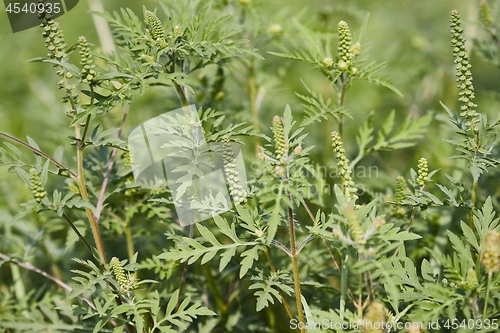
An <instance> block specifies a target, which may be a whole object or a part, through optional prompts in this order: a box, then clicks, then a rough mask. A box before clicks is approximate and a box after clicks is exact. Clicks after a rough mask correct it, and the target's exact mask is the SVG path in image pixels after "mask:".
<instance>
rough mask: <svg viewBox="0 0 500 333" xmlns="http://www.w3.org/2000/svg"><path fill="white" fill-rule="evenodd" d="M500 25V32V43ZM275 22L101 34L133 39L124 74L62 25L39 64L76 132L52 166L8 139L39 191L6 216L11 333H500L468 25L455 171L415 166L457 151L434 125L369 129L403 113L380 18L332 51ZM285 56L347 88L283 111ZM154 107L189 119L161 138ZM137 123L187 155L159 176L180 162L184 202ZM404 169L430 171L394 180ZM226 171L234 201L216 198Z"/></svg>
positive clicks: (236, 8) (175, 7) (208, 18)
mask: <svg viewBox="0 0 500 333" xmlns="http://www.w3.org/2000/svg"><path fill="white" fill-rule="evenodd" d="M488 5H489V3H486V2H485V1H482V2H481V7H480V9H481V13H482V16H481V17H482V18H481V20H482V24H483V25H484V26H485V27H487V28H488V29H490V30H489V31H490V33H492V31H493V30H491V29H493V26H494V24H495V23H494V22H495V20H494V19H493V17H494V16H493V14H492V13H491V12H490V9H489V7H488ZM266 6H268V5H267V4H265V5H264V4H262V3H259V2H257V1H208V0H207V1H181V2H175V3H174V2H169V3H168V4H164V3H160V4H159V7H158V8H156V9H154V8H143V11H142V13H136V12H134V11H132V10H130V9H122V10H121V11H119V12H113V13H94V14H96V15H100V16H102V17H104V18H105V19H106V20H107V21H108V22H109V24H110V26H111V28H112V34H113V37H114V42H115V43H116V46H117V48H118V52H116V53H111V54H105V53H102V52H100V51H98V48H97V47H95V46H94V45H93V44H92V41H90V38H88V37H85V36H81V37H79V38H77V39H76V40H73V41H70V40H67V39H66V38H65V37H64V34H63V30H64V27H62V26H60V25H59V24H58V23H57V22H55V21H54V20H53V19H52V18H50V17H43V20H42V24H41V30H42V32H41V35H42V37H43V38H44V39H45V47H46V52H47V56H46V57H42V58H36V59H33V61H36V62H41V63H42V64H48V65H50V66H52V68H53V69H54V71H55V73H56V76H57V77H58V79H59V83H58V84H57V87H54V88H55V89H54V91H55V93H54V95H55V96H57V98H62V100H61V101H62V104H61V105H62V106H60V109H61V115H60V116H61V117H66V118H67V120H68V122H67V128H65V130H71V131H72V133H71V134H69V135H68V136H69V140H68V141H67V142H66V143H65V144H64V145H63V146H61V147H60V148H58V149H57V150H56V151H55V152H54V153H53V154H49V153H47V152H46V150H45V149H46V148H45V146H46V143H43V144H40V146H39V145H38V144H37V142H35V140H34V139H32V138H31V137H27V139H26V141H24V140H21V139H19V138H16V137H14V136H12V135H10V134H7V133H4V132H0V136H1V137H2V138H3V139H5V140H4V142H3V143H4V147H5V148H4V147H2V148H0V164H1V165H5V166H8V167H9V171H11V172H13V173H16V174H17V175H18V176H19V177H20V178H21V180H22V181H23V182H24V183H25V184H26V188H25V192H26V200H25V202H24V203H23V204H22V205H21V208H20V211H19V212H18V213H17V215H16V216H15V218H14V220H13V221H15V222H16V223H10V222H9V221H4V220H3V213H2V211H0V217H1V218H0V233H1V235H2V238H0V266H1V267H0V269H1V271H2V275H1V277H0V329H2V330H3V331H4V332H9V333H10V332H21V331H22V332H48V331H51V332H52V331H57V332H66V331H75V332H85V331H93V332H128V333H134V332H137V333H139V332H141V333H142V332H148V333H153V332H176V331H188V332H228V331H231V332H290V331H297V332H317V331H320V330H327V331H333V332H346V331H352V332H380V333H382V332H434V331H439V332H448V331H457V332H473V331H481V332H496V331H498V325H499V323H498V322H497V321H498V319H499V317H500V305H499V301H500V297H499V295H500V289H499V282H500V275H499V272H500V247H499V242H500V240H499V224H500V219H499V218H498V217H497V212H498V194H497V192H494V191H493V192H492V191H491V190H490V188H489V187H488V186H486V185H487V184H485V183H486V182H487V181H486V180H485V178H486V177H487V176H488V174H487V173H489V174H492V175H493V176H492V177H498V171H497V169H498V164H499V161H498V151H497V149H498V148H497V145H496V137H497V135H498V125H499V124H500V121H498V120H495V121H489V120H488V118H487V116H486V114H487V113H488V110H484V109H483V107H482V106H481V104H480V103H479V100H480V99H479V98H476V94H478V91H479V90H480V89H478V88H477V87H475V86H474V82H476V81H473V71H472V64H471V59H473V58H472V57H469V55H468V50H467V48H466V45H467V44H466V37H465V36H466V35H465V34H464V28H463V27H462V23H461V19H460V15H459V13H458V11H453V12H452V13H451V18H450V27H451V38H450V39H451V46H452V47H451V50H450V53H449V63H448V64H447V65H448V66H449V67H450V70H451V69H453V67H455V79H456V83H457V89H458V91H457V96H456V97H455V96H453V99H454V100H455V103H456V104H457V105H458V106H455V108H457V111H456V112H453V111H452V110H453V108H454V107H444V109H445V113H446V115H448V118H447V120H446V121H447V126H449V127H453V129H454V133H452V134H450V137H446V138H445V140H446V142H447V143H449V144H451V146H452V148H454V149H456V150H457V151H458V154H457V155H455V156H451V158H452V159H454V164H453V168H452V169H451V168H450V167H449V165H448V164H447V162H443V161H441V159H436V157H435V156H434V155H433V154H432V152H430V151H429V150H423V151H425V153H422V151H418V155H416V158H408V155H406V154H407V153H408V152H409V151H410V150H403V149H408V148H412V149H416V148H417V147H419V144H420V143H421V140H423V139H424V138H425V137H426V136H432V138H433V140H438V139H436V138H435V137H434V136H433V133H434V131H432V130H428V127H429V126H432V125H431V121H432V120H433V119H435V118H434V115H432V114H428V115H422V116H420V117H415V116H413V115H404V116H403V117H400V113H402V112H403V111H402V110H397V111H396V110H393V111H386V110H373V111H370V110H364V109H352V107H351V104H350V102H349V100H350V99H351V97H350V96H351V95H350V94H353V95H352V100H354V99H355V98H359V95H356V94H359V92H357V93H356V90H355V89H354V88H353V89H351V88H352V87H354V86H355V85H356V84H357V82H359V81H363V80H364V81H368V82H369V83H375V84H378V85H382V86H384V87H387V88H389V89H390V90H392V91H393V92H395V93H396V94H397V95H401V93H400V91H399V90H398V89H397V88H396V87H395V85H393V84H392V83H390V82H389V81H388V80H386V79H385V78H384V77H383V76H382V75H380V71H381V70H382V69H383V68H384V67H385V64H377V63H375V62H368V61H367V56H366V53H367V51H368V49H369V47H368V44H369V43H368V42H367V41H366V40H365V37H364V31H365V30H366V29H367V28H368V26H369V24H371V23H368V20H367V19H365V20H364V21H363V22H362V23H361V29H360V32H359V33H355V32H353V31H355V30H354V29H352V30H351V27H354V26H356V25H357V24H358V23H359V22H358V21H357V20H355V19H353V17H351V16H350V15H346V18H344V19H341V20H336V19H335V23H334V24H333V26H331V25H332V24H330V26H331V27H330V31H325V30H322V29H319V28H318V27H317V26H315V25H314V24H312V25H310V26H309V24H308V23H303V24H301V23H298V22H299V20H294V19H288V17H287V15H288V14H287V12H286V11H281V12H279V14H277V15H272V13H271V14H269V13H268V12H266V10H265V9H266V8H267V7H266ZM269 6H271V5H270V4H269ZM322 15H326V16H327V18H328V20H326V21H328V22H333V16H332V17H330V16H328V15H329V14H325V13H323V14H322ZM323 18H324V17H323ZM444 20H445V18H443V21H444ZM348 22H349V24H348ZM323 28H324V27H323ZM292 32H293V33H295V35H294V34H293V33H292ZM67 35H69V34H67ZM69 45H72V46H69ZM267 47H269V48H274V47H276V48H279V49H281V50H282V52H281V53H279V52H276V49H273V51H270V52H267V49H266V48H267ZM276 56H279V57H280V60H283V59H284V58H285V59H289V60H291V61H292V62H291V63H292V64H297V61H301V62H305V63H307V64H309V65H312V67H313V68H314V70H316V71H317V72H318V74H319V77H321V75H322V76H323V78H324V82H323V83H324V85H325V87H326V89H324V91H316V90H313V89H312V88H310V86H312V85H311V84H310V82H308V83H307V85H306V84H305V82H306V81H308V80H307V79H304V80H303V82H304V86H305V90H306V91H307V93H304V92H298V93H296V96H297V100H294V99H293V98H291V100H290V101H284V100H283V99H282V98H275V100H274V101H273V102H272V103H271V102H270V101H269V99H266V98H267V96H268V95H267V94H270V93H273V94H274V92H273V91H272V89H271V90H269V89H270V88H273V87H277V86H279V85H280V84H281V83H280V82H281V81H284V75H283V73H281V74H280V73H277V74H275V73H273V72H272V71H271V70H266V71H265V70H264V68H266V66H267V62H268V61H272V60H268V59H276V58H277V57H276ZM30 66H33V64H30ZM291 68H292V67H289V68H288V69H291ZM277 72H279V70H278V71H277ZM235 82H236V83H240V84H235ZM242 83H244V84H242ZM57 88H58V89H57ZM365 89H366V90H363V92H362V93H363V94H365V93H367V92H368V89H372V86H370V85H366V87H365ZM146 97H147V98H149V99H150V100H155V101H158V104H159V105H161V107H162V108H163V109H165V108H167V107H168V108H171V109H175V110H177V111H178V112H177V113H175V114H174V115H173V116H172V114H168V115H163V116H162V117H155V118H154V120H153V121H151V122H150V121H149V120H150V119H148V117H149V115H147V112H146V111H144V110H146V109H147V106H148V103H149V102H148V99H147V98H146ZM403 98H404V97H403ZM447 100H449V99H447ZM266 103H268V104H266ZM476 103H477V104H476ZM192 104H195V105H196V107H193V106H192ZM275 104H279V108H277V107H276V105H275ZM301 105H302V108H303V110H301ZM442 105H443V106H444V103H443V104H442ZM163 109H162V110H163ZM283 109H284V111H282V110H283ZM351 109H352V110H351ZM130 114H132V115H133V116H134V119H139V120H140V122H141V125H140V126H139V127H138V128H139V129H142V130H143V131H145V129H147V130H148V131H151V132H150V133H151V136H144V137H145V138H147V139H148V140H149V139H155V138H158V137H160V135H163V134H168V135H174V134H175V135H177V136H176V137H175V139H165V142H161V143H160V144H159V145H160V148H159V149H160V150H161V149H169V154H168V156H166V157H165V158H163V159H159V161H158V164H157V166H158V169H161V173H162V174H166V173H167V170H170V169H168V167H170V165H168V163H169V161H173V162H171V163H172V164H175V168H174V170H173V171H171V172H172V173H175V174H176V175H179V176H178V177H177V178H176V179H172V178H168V177H167V178H168V179H167V180H168V184H166V182H167V181H166V182H162V181H160V180H158V179H156V178H155V179H147V180H145V181H143V180H141V181H139V180H137V181H136V179H135V178H134V177H135V176H137V175H136V173H137V163H138V162H141V159H142V158H143V156H141V154H140V153H141V152H140V151H136V152H135V153H133V150H132V149H131V147H132V146H130V147H129V146H128V145H127V143H126V142H125V141H124V137H125V134H126V133H127V131H128V130H129V126H131V125H130V124H129V123H127V119H128V116H129V115H130ZM117 115H118V116H117ZM155 115H156V114H155ZM267 115H269V117H267ZM156 116H157V115H156ZM400 118H403V121H402V122H400V121H401V120H400ZM437 118H439V117H436V119H437ZM440 119H441V120H442V119H443V117H441V118H440ZM115 123H116V124H115ZM112 124H115V125H112ZM347 124H350V125H355V127H356V131H357V134H356V133H354V134H353V132H352V131H348V130H347V128H348V127H347V126H346V125H347ZM115 126H118V127H116V128H114V127H115ZM315 132H318V133H315ZM442 133H448V132H447V131H442ZM314 134H319V136H321V139H323V138H326V139H327V140H325V141H323V140H316V141H314V139H315V137H314ZM179 137H180V138H181V139H179ZM170 138H171V137H170ZM158 140H159V139H158ZM162 140H163V139H162ZM129 143H130V142H129ZM18 146H19V147H20V148H22V149H19V148H18ZM148 147H149V148H150V146H148ZM68 148H70V149H71V150H72V151H73V155H74V156H72V157H71V158H68V157H67V156H65V155H64V154H63V152H65V153H66V152H69V151H70V149H68ZM236 148H238V149H236ZM255 148H257V153H256V152H255ZM29 151H31V152H32V153H33V156H31V155H29V154H27V152H29ZM412 152H413V151H412ZM238 154H241V156H242V159H241V161H240V160H238V161H237V160H236V156H237V155H238ZM384 154H397V156H401V159H405V160H408V163H409V164H408V166H407V167H404V168H402V169H401V168H399V166H396V165H389V163H386V162H385V161H384V160H383V157H384V156H389V155H384ZM399 154H401V155H399ZM318 155H321V156H318ZM169 159H170V160H169ZM72 161H74V164H75V165H74V166H73V165H72V164H71V163H72ZM214 161H216V162H214ZM240 162H242V163H244V164H245V165H246V174H245V173H244V172H242V169H241V168H240V165H239V163H240ZM370 163H377V165H379V166H380V167H381V168H382V167H383V168H384V169H385V170H384V171H383V175H382V176H380V177H378V178H377V179H376V181H375V182H373V181H372V182H370V181H369V180H368V179H366V178H364V177H362V176H359V173H357V172H356V167H357V166H359V165H361V164H370ZM325 164H326V165H325ZM209 165H214V167H213V169H211V172H219V173H220V174H221V175H222V176H223V179H224V181H225V183H226V185H227V188H226V192H224V193H225V194H220V195H216V194H215V193H213V192H215V190H213V192H210V191H209V192H210V193H208V194H207V195H206V196H202V192H203V191H202V185H204V184H203V179H202V176H204V174H203V172H204V170H205V169H207V168H208V166H209ZM322 168H328V170H334V176H330V174H328V175H325V174H322V170H323V169H322ZM407 169H408V170H407ZM332 172H333V171H332ZM381 173H382V172H381ZM187 180H189V181H187ZM372 180H373V179H372ZM318 184H319V185H320V186H318V187H317V188H316V189H317V190H318V191H317V192H313V190H314V186H313V185H318ZM173 189H175V190H173ZM495 191H496V190H495ZM179 203H182V204H183V205H185V206H184V207H187V208H186V211H187V215H189V217H190V218H192V221H195V220H197V219H198V218H199V217H200V216H202V215H203V216H206V217H207V218H206V220H203V221H201V222H198V223H195V224H191V225H189V226H184V224H183V223H182V222H183V218H184V216H181V215H182V214H181V213H179V210H177V208H178V204H179ZM228 203H230V204H228ZM18 222H19V223H18ZM68 227H69V228H68ZM25 234H29V236H30V237H25ZM4 235H5V238H3V237H4ZM11 239H12V240H11ZM33 248H36V249H37V251H36V253H34V252H33V250H32V249H33ZM38 253H42V255H43V258H44V260H43V261H42V260H40V258H42V255H40V254H38ZM71 258H73V260H70V259H71ZM108 258H110V259H108ZM4 272H5V274H3V273H4ZM31 274H37V276H38V275H40V276H41V277H43V278H46V279H48V280H47V281H50V283H52V282H53V283H54V284H55V285H57V286H58V288H56V287H55V286H54V287H51V286H50V284H45V285H44V286H43V288H42V287H41V286H42V284H41V283H38V282H37V281H34V280H33V279H31V277H32V276H34V275H31ZM37 288H38V291H37ZM434 322H438V324H439V328H435V327H434V326H433V327H430V326H428V325H429V323H434ZM405 323H411V325H410V326H408V325H404V324H405ZM419 323H423V324H424V326H421V325H419ZM346 327H347V328H346Z"/></svg>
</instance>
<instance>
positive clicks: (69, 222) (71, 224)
mask: <svg viewBox="0 0 500 333" xmlns="http://www.w3.org/2000/svg"><path fill="white" fill-rule="evenodd" d="M62 217H63V218H64V219H65V220H66V222H68V224H69V226H70V227H71V229H73V231H74V232H75V233H76V235H77V236H78V238H79V239H80V240H81V241H82V242H83V244H85V246H86V247H87V249H88V250H89V251H90V253H91V254H92V247H91V246H90V244H89V243H88V242H87V241H86V240H85V238H83V236H82V234H81V233H80V231H78V229H77V228H76V226H75V225H74V224H73V222H72V221H71V220H70V218H69V217H68V215H66V213H63V214H62Z"/></svg>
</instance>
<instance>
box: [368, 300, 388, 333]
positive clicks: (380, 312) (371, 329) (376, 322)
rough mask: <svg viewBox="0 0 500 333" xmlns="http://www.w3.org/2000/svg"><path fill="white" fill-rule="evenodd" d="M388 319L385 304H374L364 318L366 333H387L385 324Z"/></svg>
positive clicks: (369, 307)
mask: <svg viewBox="0 0 500 333" xmlns="http://www.w3.org/2000/svg"><path fill="white" fill-rule="evenodd" d="M386 317H387V313H386V311H385V307H384V304H382V303H380V302H372V303H371V304H370V305H369V306H368V309H367V310H366V313H365V317H364V320H363V322H364V327H363V332H364V333H383V332H384V331H385V328H384V326H385V325H384V323H385V320H386Z"/></svg>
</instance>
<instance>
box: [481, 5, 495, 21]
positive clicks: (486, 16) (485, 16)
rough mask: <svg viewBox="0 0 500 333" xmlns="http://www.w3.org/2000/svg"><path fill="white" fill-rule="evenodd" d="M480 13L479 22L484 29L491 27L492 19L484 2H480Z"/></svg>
mask: <svg viewBox="0 0 500 333" xmlns="http://www.w3.org/2000/svg"><path fill="white" fill-rule="evenodd" d="M480 11H481V22H483V24H484V26H485V27H491V25H492V22H493V19H492V17H491V11H490V8H489V6H488V2H486V0H481V4H480Z"/></svg>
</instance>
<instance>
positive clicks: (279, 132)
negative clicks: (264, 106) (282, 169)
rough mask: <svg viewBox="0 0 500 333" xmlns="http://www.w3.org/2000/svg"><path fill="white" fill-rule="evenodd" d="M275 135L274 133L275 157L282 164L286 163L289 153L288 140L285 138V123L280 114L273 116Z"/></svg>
mask: <svg viewBox="0 0 500 333" xmlns="http://www.w3.org/2000/svg"><path fill="white" fill-rule="evenodd" d="M273 135H274V151H275V154H276V155H275V158H276V159H277V160H278V161H280V163H281V164H284V163H285V158H286V156H287V153H288V142H287V140H286V139H285V132H284V130H283V124H282V122H281V118H280V117H279V116H274V118H273Z"/></svg>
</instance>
